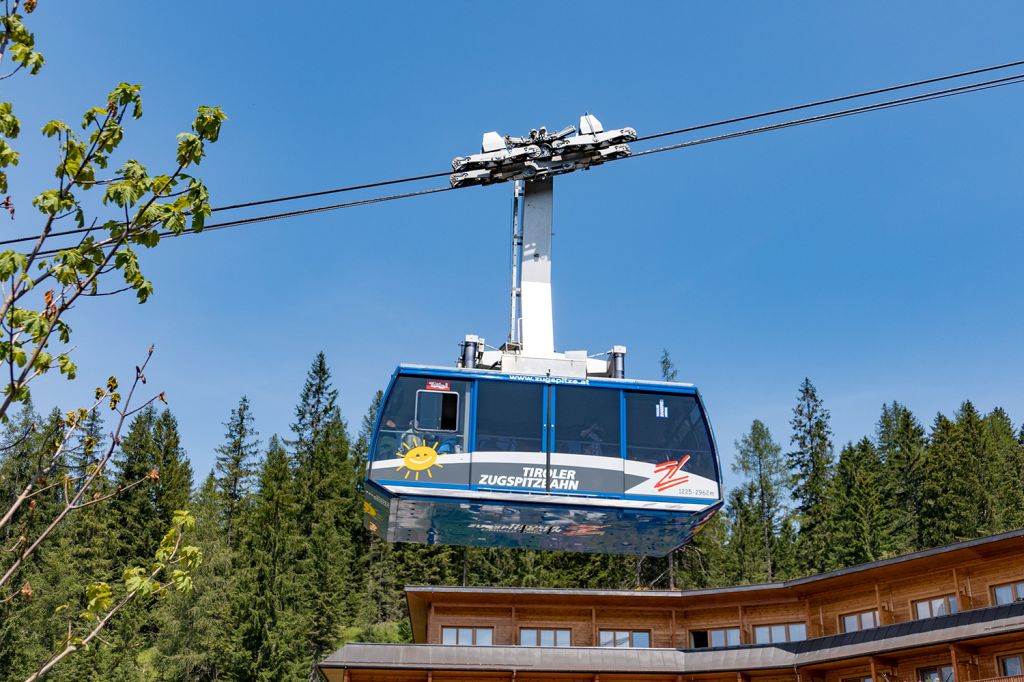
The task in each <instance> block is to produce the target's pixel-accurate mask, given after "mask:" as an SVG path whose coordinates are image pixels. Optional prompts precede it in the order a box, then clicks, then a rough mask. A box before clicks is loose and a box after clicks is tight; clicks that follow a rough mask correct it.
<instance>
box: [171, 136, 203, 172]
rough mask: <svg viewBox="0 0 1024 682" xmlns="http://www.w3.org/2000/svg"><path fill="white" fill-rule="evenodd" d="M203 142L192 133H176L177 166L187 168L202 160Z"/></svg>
mask: <svg viewBox="0 0 1024 682" xmlns="http://www.w3.org/2000/svg"><path fill="white" fill-rule="evenodd" d="M203 153H204V152H203V141H202V140H200V139H199V137H198V136H196V135H194V134H192V133H178V155H177V160H178V165H179V166H182V167H187V166H189V165H191V164H193V163H199V161H200V159H202V158H203Z"/></svg>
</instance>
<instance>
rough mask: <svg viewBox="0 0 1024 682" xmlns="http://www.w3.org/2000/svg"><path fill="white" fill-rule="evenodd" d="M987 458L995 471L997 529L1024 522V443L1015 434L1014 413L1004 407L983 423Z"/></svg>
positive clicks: (1006, 528) (995, 530) (1016, 526)
mask: <svg viewBox="0 0 1024 682" xmlns="http://www.w3.org/2000/svg"><path fill="white" fill-rule="evenodd" d="M982 437H983V443H984V449H985V458H986V460H988V462H989V466H990V469H991V472H992V488H991V497H992V504H993V509H994V511H995V518H994V521H995V524H994V527H993V528H992V531H993V532H1002V531H1006V530H1011V529H1013V528H1020V527H1022V526H1024V484H1022V482H1024V446H1022V445H1021V444H1020V443H1019V442H1018V441H1017V439H1016V438H1015V436H1014V428H1013V422H1011V421H1010V415H1008V414H1007V413H1006V411H1005V410H1004V409H1002V408H1001V407H997V408H995V409H994V410H992V411H991V412H990V413H989V414H988V415H986V416H985V419H984V421H983V424H982Z"/></svg>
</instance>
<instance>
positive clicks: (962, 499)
mask: <svg viewBox="0 0 1024 682" xmlns="http://www.w3.org/2000/svg"><path fill="white" fill-rule="evenodd" d="M959 441H960V436H959V434H958V433H957V428H956V424H954V423H953V422H952V421H950V420H949V419H947V418H946V417H945V416H943V415H942V414H941V413H940V414H938V415H936V417H935V421H934V422H933V424H932V429H931V433H930V434H929V438H928V449H927V450H926V452H925V459H924V462H925V467H924V485H923V490H924V499H923V504H922V506H921V518H922V532H923V536H924V542H925V545H926V546H928V547H937V546H939V545H945V544H949V543H951V542H957V541H959V540H969V539H971V538H973V537H975V533H976V532H977V528H978V522H977V516H978V511H979V510H978V508H977V505H975V504H974V503H973V500H974V498H975V496H976V490H975V484H974V482H973V479H974V473H973V472H971V471H970V469H971V467H974V466H976V463H975V462H972V461H970V460H968V459H967V458H965V457H963V456H962V454H961V453H960V450H959Z"/></svg>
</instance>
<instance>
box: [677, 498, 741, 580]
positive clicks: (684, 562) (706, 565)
mask: <svg viewBox="0 0 1024 682" xmlns="http://www.w3.org/2000/svg"><path fill="white" fill-rule="evenodd" d="M728 541H729V521H728V518H727V517H726V514H725V512H723V511H719V512H718V513H716V514H715V515H714V516H712V517H711V519H710V520H709V521H708V522H707V523H706V524H704V527H703V528H702V529H701V530H700V532H698V533H697V534H696V535H695V536H694V537H693V540H691V541H690V543H689V544H687V545H686V546H684V547H682V548H680V549H679V550H678V552H677V556H678V560H679V568H678V576H679V586H680V587H681V588H682V589H689V590H694V589H701V588H705V587H721V586H724V585H727V584H729V577H730V576H731V575H732V570H731V568H730V560H731V556H730V552H729V547H728Z"/></svg>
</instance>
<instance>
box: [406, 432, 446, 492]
mask: <svg viewBox="0 0 1024 682" xmlns="http://www.w3.org/2000/svg"><path fill="white" fill-rule="evenodd" d="M402 447H403V448H405V450H406V452H405V453H404V454H403V453H401V452H399V453H398V456H399V457H401V458H402V463H401V464H400V465H399V467H398V468H397V469H396V470H395V471H401V470H402V469H405V470H406V471H405V478H409V474H415V475H416V478H415V479H414V480H417V481H418V480H420V472H421V471H426V472H427V477H428V478H433V477H434V474H432V473H430V467H432V466H436V467H437V468H439V469H443V468H444V465H443V464H440V463H438V461H437V450H436V448H437V441H434V444H433V445H427V441H426V440H423V441H420V440H418V439H417V438H416V437H415V436H414V437H413V439H412V447H409V444H408V443H402Z"/></svg>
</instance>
